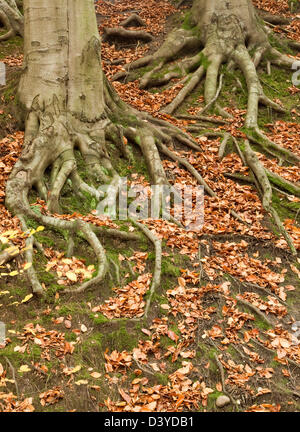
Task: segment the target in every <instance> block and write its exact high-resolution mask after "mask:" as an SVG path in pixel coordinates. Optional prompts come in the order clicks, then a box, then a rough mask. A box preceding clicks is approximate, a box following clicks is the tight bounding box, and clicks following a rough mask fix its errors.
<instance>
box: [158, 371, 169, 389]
mask: <svg viewBox="0 0 300 432" xmlns="http://www.w3.org/2000/svg"><path fill="white" fill-rule="evenodd" d="M154 376H155V378H156V381H157V382H158V384H161V385H164V386H166V385H168V382H169V378H168V375H167V374H161V373H155V374H154Z"/></svg>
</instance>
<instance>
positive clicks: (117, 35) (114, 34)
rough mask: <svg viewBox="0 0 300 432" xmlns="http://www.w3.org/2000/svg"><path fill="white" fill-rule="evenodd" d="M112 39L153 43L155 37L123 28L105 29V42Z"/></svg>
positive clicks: (141, 31)
mask: <svg viewBox="0 0 300 432" xmlns="http://www.w3.org/2000/svg"><path fill="white" fill-rule="evenodd" d="M110 39H122V40H124V39H125V40H126V39H130V40H142V41H144V42H151V41H152V40H153V36H152V35H151V34H150V33H147V32H145V31H143V30H126V29H124V28H122V27H114V28H105V29H104V33H103V41H104V42H105V41H108V40H110Z"/></svg>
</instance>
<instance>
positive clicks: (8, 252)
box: [0, 244, 22, 266]
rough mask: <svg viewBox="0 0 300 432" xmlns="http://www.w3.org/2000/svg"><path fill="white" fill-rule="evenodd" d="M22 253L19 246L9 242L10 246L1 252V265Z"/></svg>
mask: <svg viewBox="0 0 300 432" xmlns="http://www.w3.org/2000/svg"><path fill="white" fill-rule="evenodd" d="M21 253H22V251H21V250H20V249H19V248H18V247H17V246H14V245H13V244H9V247H7V248H6V249H4V251H2V252H1V253H0V266H3V264H6V263H8V262H9V261H11V260H13V259H14V258H16V257H17V256H18V255H20V254H21Z"/></svg>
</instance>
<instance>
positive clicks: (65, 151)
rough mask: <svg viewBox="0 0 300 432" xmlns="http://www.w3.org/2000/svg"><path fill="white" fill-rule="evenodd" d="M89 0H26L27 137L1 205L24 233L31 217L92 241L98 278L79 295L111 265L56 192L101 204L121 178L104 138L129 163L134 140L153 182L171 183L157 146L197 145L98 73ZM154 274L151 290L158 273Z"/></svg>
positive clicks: (22, 100) (92, 231) (23, 98)
mask: <svg viewBox="0 0 300 432" xmlns="http://www.w3.org/2000/svg"><path fill="white" fill-rule="evenodd" d="M86 1H88V3H89V7H86V4H83V2H82V1H81V0H72V1H71V2H68V1H67V0H65V1H63V2H62V1H61V0H54V1H53V2H51V4H50V3H49V2H48V1H47V0H38V1H37V3H38V5H39V7H35V6H34V7H33V6H32V2H30V1H29V0H25V1H24V11H25V22H26V26H25V55H24V62H25V67H24V73H23V75H22V77H21V80H20V85H19V91H18V100H19V104H20V106H21V107H22V110H23V111H25V112H26V120H25V139H24V147H23V151H22V154H21V156H20V158H19V160H18V162H17V163H16V165H15V166H14V169H13V171H12V173H11V175H10V178H9V180H8V181H7V185H6V206H7V208H8V209H10V211H11V212H12V213H13V214H14V215H16V216H18V217H19V219H20V221H21V225H22V229H23V230H24V231H26V230H27V225H26V219H27V218H30V219H33V220H35V221H37V222H38V223H39V224H41V225H43V226H47V227H50V228H53V229H63V230H66V231H68V232H70V236H71V237H72V236H74V235H77V234H78V233H80V235H81V237H83V238H84V239H85V240H86V242H87V243H88V244H89V245H90V246H91V248H92V250H93V251H94V253H95V256H96V258H97V260H98V266H99V267H98V273H97V276H95V277H94V278H93V279H91V280H89V281H88V282H85V283H84V284H83V285H81V286H79V287H78V288H77V289H72V290H71V291H70V292H72V293H78V292H82V291H84V290H85V289H87V288H88V287H90V286H91V285H92V284H96V283H98V282H99V281H101V280H102V279H103V278H104V276H105V274H106V272H107V269H108V262H107V258H106V254H105V250H104V248H103V246H102V244H101V242H100V240H99V238H98V237H97V235H96V234H97V232H98V231H97V229H96V228H97V227H95V226H94V225H92V224H89V223H87V222H84V221H82V220H77V219H75V220H72V219H71V220H65V219H61V218H58V217H56V216H55V214H59V213H60V196H61V192H62V189H63V187H64V185H65V183H66V182H67V180H68V181H69V182H71V185H72V188H73V192H74V193H76V194H80V193H88V194H89V195H92V196H94V197H95V198H96V200H98V201H99V199H100V194H99V192H98V191H97V188H98V187H99V186H100V185H101V184H104V183H106V184H107V183H110V184H112V185H117V184H118V182H119V181H120V177H119V175H118V173H117V171H116V170H115V169H114V167H113V165H112V163H111V160H110V156H109V153H108V150H107V147H106V143H107V142H108V141H109V142H111V143H113V144H114V145H115V146H117V147H118V148H119V149H120V151H121V153H122V154H123V156H124V157H126V158H127V159H128V160H129V162H130V157H131V154H130V152H129V150H128V148H127V147H126V144H125V142H126V140H127V139H128V140H130V141H132V142H133V143H134V144H136V145H138V146H139V148H140V150H141V152H142V154H143V157H144V158H145V160H146V163H147V166H148V169H149V173H150V177H151V181H152V184H157V185H163V184H168V181H167V177H166V174H165V171H164V168H163V166H162V162H161V159H160V155H159V150H158V144H159V143H162V144H170V142H172V139H173V138H174V137H176V138H177V139H178V140H181V141H182V142H184V143H185V144H186V145H190V146H191V147H193V146H194V148H195V149H196V150H198V151H199V150H201V149H200V147H199V146H197V145H196V144H195V143H194V142H193V141H192V140H191V138H190V137H189V136H188V135H187V134H185V133H184V132H182V131H180V130H179V129H178V128H176V127H175V126H172V125H170V124H169V123H167V122H164V121H162V120H158V119H154V118H152V117H151V116H150V115H149V114H147V113H140V112H138V111H136V110H135V109H133V108H131V107H129V106H127V105H126V104H125V103H124V102H123V101H122V100H121V99H120V98H119V96H118V95H117V94H116V92H115V91H114V89H113V88H112V86H111V85H110V84H109V82H108V81H107V79H106V77H105V76H104V74H103V72H102V69H101V57H100V52H101V43H100V37H99V34H98V29H97V24H96V17H95V12H94V2H93V0H86ZM66 2H67V3H68V5H66ZM84 3H86V2H84ZM57 11H58V12H57ZM83 14H85V15H84V18H83ZM46 18H47V19H46ZM37 19H38V20H39V22H41V23H43V24H41V25H43V31H41V30H40V29H39V26H37V25H36V21H37ZM93 23H94V25H93ZM79 29H80V30H79ZM53 33H55V34H56V38H54V39H53V38H52V39H51V38H50V37H49V35H50V34H53ZM83 35H84V36H83ZM51 40H52V41H53V42H52V44H51V42H49V41H51ZM46 59H47V61H46ZM33 77H34V79H33ZM124 125H125V126H124ZM75 150H79V152H80V153H81V156H82V159H83V161H84V163H85V165H86V166H87V167H88V171H89V173H90V174H91V177H92V180H93V184H94V185H96V186H95V187H94V186H91V185H89V184H87V183H86V182H84V181H83V180H82V179H81V177H80V175H79V173H78V169H77V162H76V157H75ZM46 171H47V172H49V171H50V176H49V180H46V178H47V176H45V173H46ZM33 188H34V189H35V190H36V191H37V193H38V195H39V196H40V198H41V199H43V200H45V201H46V203H47V209H48V212H49V213H47V214H46V215H45V214H37V213H36V212H34V211H33V209H32V207H31V206H30V203H29V198H28V197H29V194H30V191H31V190H32V189H33ZM102 203H103V201H102ZM108 231H111V235H112V236H115V235H116V232H114V230H107V231H106V235H110V233H109V232H108ZM117 234H118V235H119V237H120V238H123V237H126V236H127V237H128V238H131V237H132V235H131V237H130V234H127V233H117ZM122 234H124V235H123V236H122ZM125 234H126V235H125ZM144 234H145V231H144ZM148 234H149V233H148V232H147V233H146V235H148ZM148 238H149V239H150V240H151V241H152V242H153V243H154V244H155V247H156V249H157V250H160V249H159V244H158V243H157V242H155V240H154V239H153V236H152V237H151V236H150V235H148ZM26 246H27V251H26V260H27V262H29V263H32V261H33V251H32V248H33V246H34V240H33V239H32V238H28V239H27V243H26ZM71 246H72V245H70V251H71V250H72V247H71ZM70 253H71V252H70ZM157 260H158V264H157V266H156V267H157V268H156V274H157V275H159V274H160V270H159V268H158V267H159V266H160V264H159V263H160V261H161V260H160V259H159V257H158V258H157ZM28 275H29V278H30V281H31V285H32V287H33V291H34V293H36V294H39V295H42V294H43V292H44V290H43V288H42V286H41V284H40V282H39V281H38V279H37V276H36V274H35V271H34V268H33V267H31V268H30V269H29V270H28ZM154 279H155V280H154V282H153V284H154V285H153V290H154V289H155V286H156V285H157V284H158V281H159V276H155V278H154ZM65 292H69V291H68V290H65Z"/></svg>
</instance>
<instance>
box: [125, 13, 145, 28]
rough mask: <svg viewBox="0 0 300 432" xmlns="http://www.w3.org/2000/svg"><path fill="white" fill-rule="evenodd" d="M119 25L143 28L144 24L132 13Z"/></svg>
mask: <svg viewBox="0 0 300 432" xmlns="http://www.w3.org/2000/svg"><path fill="white" fill-rule="evenodd" d="M120 25H121V26H122V27H139V26H140V27H144V26H145V25H146V23H145V22H144V21H143V20H142V18H141V17H140V16H139V15H137V14H135V13H133V14H132V15H130V16H129V17H128V18H126V19H125V20H124V21H122V22H120Z"/></svg>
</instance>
